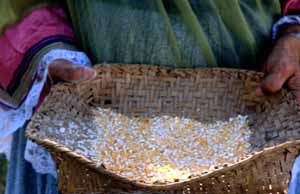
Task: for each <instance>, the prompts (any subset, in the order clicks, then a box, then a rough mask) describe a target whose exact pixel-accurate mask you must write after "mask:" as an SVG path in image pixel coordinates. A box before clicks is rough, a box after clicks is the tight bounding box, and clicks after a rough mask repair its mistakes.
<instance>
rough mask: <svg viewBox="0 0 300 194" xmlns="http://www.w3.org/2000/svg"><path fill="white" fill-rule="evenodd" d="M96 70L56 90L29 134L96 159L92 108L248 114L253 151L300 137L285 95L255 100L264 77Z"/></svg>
mask: <svg viewBox="0 0 300 194" xmlns="http://www.w3.org/2000/svg"><path fill="white" fill-rule="evenodd" d="M97 71H98V76H97V77H96V78H95V79H94V80H91V81H87V82H83V83H81V84H77V85H76V84H63V85H58V86H56V87H54V88H53V89H52V91H51V94H50V95H49V97H48V98H47V100H46V102H45V103H44V104H43V106H42V107H41V108H40V110H39V111H38V113H37V114H36V115H35V116H34V117H33V119H32V122H31V123H30V127H29V128H30V130H29V132H28V133H31V134H35V135H37V136H38V137H39V138H40V139H50V140H52V141H55V142H57V143H59V144H60V145H64V146H66V147H68V148H70V149H71V150H73V151H74V152H77V153H79V154H81V155H83V156H85V157H87V158H89V159H92V160H97V157H96V154H95V152H94V151H95V142H96V141H97V135H98V134H97V129H96V126H95V125H94V124H93V122H92V120H93V119H92V116H93V114H91V112H90V109H89V107H91V106H101V107H103V108H111V109H113V110H114V111H116V112H118V113H122V114H124V115H127V116H129V117H135V116H143V117H153V116H158V115H171V116H180V117H186V118H191V119H196V120H199V121H201V122H208V123H209V122H214V121H218V120H227V119H229V118H230V117H235V116H237V115H248V118H249V122H250V127H251V129H252V131H253V135H252V138H251V144H252V146H253V150H255V151H257V150H260V149H262V148H264V147H266V146H270V145H274V144H279V143H282V142H284V141H287V140H295V139H299V137H300V122H299V113H298V107H297V106H296V105H295V103H294V102H293V101H292V100H289V96H287V95H286V93H285V92H284V91H282V92H280V93H278V94H277V95H274V96H272V97H256V96H255V93H254V91H255V88H256V87H257V85H258V84H259V83H260V81H261V80H262V74H260V73H256V72H251V71H238V70H229V69H202V68H201V69H181V70H178V69H169V68H159V67H155V66H151V67H149V66H142V65H129V66H121V65H113V66H99V67H97ZM41 129H43V130H41Z"/></svg>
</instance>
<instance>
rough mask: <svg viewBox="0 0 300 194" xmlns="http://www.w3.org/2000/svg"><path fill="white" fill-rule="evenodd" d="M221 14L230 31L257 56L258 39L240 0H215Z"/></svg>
mask: <svg viewBox="0 0 300 194" xmlns="http://www.w3.org/2000/svg"><path fill="white" fill-rule="evenodd" d="M213 2H214V4H215V5H216V7H217V8H218V11H219V14H220V15H221V18H222V19H223V21H224V24H225V25H226V26H227V28H228V29H229V31H231V32H232V34H234V36H235V37H236V38H237V39H238V41H240V42H241V43H242V44H243V45H244V46H247V47H248V49H249V52H251V55H252V56H255V51H256V46H257V45H256V41H255V38H254V36H253V34H252V32H251V30H250V27H249V25H248V23H247V21H246V19H245V17H244V14H243V13H242V10H241V8H240V6H239V2H238V0H214V1H213Z"/></svg>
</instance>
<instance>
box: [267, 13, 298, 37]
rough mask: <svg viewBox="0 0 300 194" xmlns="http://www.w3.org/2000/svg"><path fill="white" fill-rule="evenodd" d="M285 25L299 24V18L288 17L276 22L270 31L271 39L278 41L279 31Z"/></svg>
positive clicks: (296, 16)
mask: <svg viewBox="0 0 300 194" xmlns="http://www.w3.org/2000/svg"><path fill="white" fill-rule="evenodd" d="M287 24H300V16H298V15H288V16H284V17H282V18H281V19H280V20H278V21H277V22H276V23H275V24H274V25H273V29H272V39H273V40H276V39H278V35H279V31H280V30H281V28H282V27H283V26H285V25H287Z"/></svg>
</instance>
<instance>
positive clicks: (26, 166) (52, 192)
mask: <svg viewBox="0 0 300 194" xmlns="http://www.w3.org/2000/svg"><path fill="white" fill-rule="evenodd" d="M26 141H27V140H26V138H25V126H24V128H21V129H19V130H18V131H16V132H15V133H14V136H13V143H12V148H11V157H10V160H9V167H8V173H7V185H6V190H5V194H59V193H58V191H57V183H56V179H55V178H54V177H53V176H51V175H43V174H39V173H36V172H35V170H34V169H33V168H32V166H31V164H30V163H28V162H27V161H25V159H24V151H25V146H26Z"/></svg>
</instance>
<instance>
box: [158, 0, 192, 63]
mask: <svg viewBox="0 0 300 194" xmlns="http://www.w3.org/2000/svg"><path fill="white" fill-rule="evenodd" d="M156 2H157V5H158V9H159V11H160V13H161V15H162V16H163V19H164V22H165V24H166V30H167V33H168V38H169V42H170V44H171V46H172V49H173V52H174V56H175V59H176V64H177V66H178V67H182V66H183V61H182V57H181V53H180V50H179V47H178V44H177V40H176V36H175V33H174V31H173V29H172V25H171V22H170V19H169V17H168V14H167V11H166V9H165V7H164V4H163V2H162V0H156ZM187 66H191V65H189V64H185V65H184V67H187Z"/></svg>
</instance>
